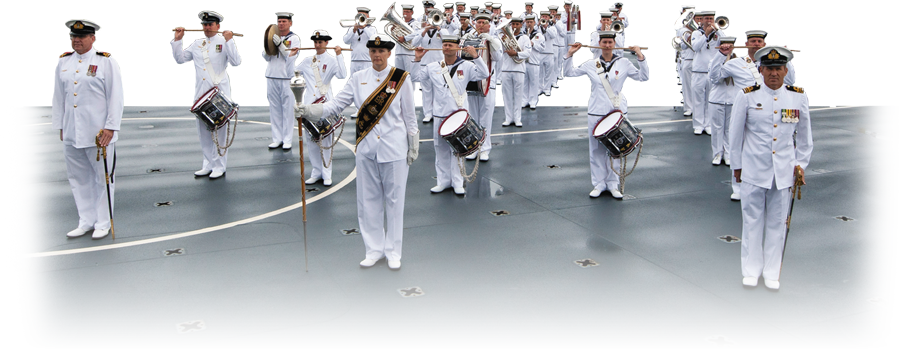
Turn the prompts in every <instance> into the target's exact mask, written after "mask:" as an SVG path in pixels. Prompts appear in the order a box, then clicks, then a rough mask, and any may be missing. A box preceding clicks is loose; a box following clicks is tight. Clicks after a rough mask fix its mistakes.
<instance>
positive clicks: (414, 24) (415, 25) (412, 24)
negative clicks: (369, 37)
mask: <svg viewBox="0 0 900 349" xmlns="http://www.w3.org/2000/svg"><path fill="white" fill-rule="evenodd" d="M406 25H407V26H408V27H409V28H410V29H412V33H409V35H407V36H404V37H403V39H404V40H406V42H408V43H410V44H413V41H414V40H415V39H416V36H417V35H421V34H422V32H420V31H419V27H420V25H419V22H418V21H416V19H415V18H413V19H411V20H409V22H407V23H406ZM367 50H368V49H367ZM394 52H395V54H396V55H398V56H414V55H415V54H416V52H415V51H410V50H407V49H405V48H403V45H400V43H399V42H398V43H397V45H395V46H394Z"/></svg>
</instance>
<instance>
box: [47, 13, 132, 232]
mask: <svg viewBox="0 0 900 349" xmlns="http://www.w3.org/2000/svg"><path fill="white" fill-rule="evenodd" d="M66 27H69V38H70V39H71V41H72V49H73V50H75V51H74V52H66V53H63V54H62V55H61V56H59V63H58V64H57V65H56V72H55V78H54V88H53V104H52V106H53V107H52V114H51V115H52V118H51V122H52V127H53V128H54V129H58V130H59V140H60V141H62V142H63V154H64V155H65V159H66V173H67V175H68V178H69V185H70V186H71V187H72V194H73V195H74V196H75V207H76V208H77V209H78V226H77V227H76V228H75V229H73V230H72V231H70V232H69V233H68V234H66V236H68V237H79V236H82V235H84V234H85V233H87V232H88V231H91V230H93V231H94V232H93V234H92V237H93V238H94V239H101V238H103V237H105V236H106V235H107V234H109V228H110V226H111V224H110V217H109V212H110V207H109V203H110V202H115V201H114V200H107V197H106V173H109V175H110V183H109V196H110V198H112V199H114V198H115V195H114V194H115V180H114V178H115V177H114V174H115V171H114V170H115V153H116V141H117V140H118V138H119V126H120V125H121V124H122V112H123V110H124V108H125V104H124V101H123V97H122V75H121V74H120V73H119V65H118V63H116V61H115V60H114V59H113V58H112V57H111V55H110V54H109V53H106V52H100V51H97V50H96V49H94V41H96V37H95V36H94V35H95V33H96V31H97V30H100V26H99V25H97V24H96V23H94V22H91V21H87V20H71V21H68V22H66ZM98 133H100V146H105V147H106V150H107V154H109V156H110V159H109V160H110V161H107V162H106V165H107V166H108V167H107V168H106V169H104V168H103V165H104V161H103V160H100V161H97V155H98V151H99V149H98V148H97V144H96V137H97V136H98ZM113 206H115V205H113Z"/></svg>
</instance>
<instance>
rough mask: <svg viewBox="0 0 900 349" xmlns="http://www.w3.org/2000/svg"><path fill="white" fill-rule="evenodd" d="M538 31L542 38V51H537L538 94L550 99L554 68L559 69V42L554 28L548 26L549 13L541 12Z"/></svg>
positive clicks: (554, 78)
mask: <svg viewBox="0 0 900 349" xmlns="http://www.w3.org/2000/svg"><path fill="white" fill-rule="evenodd" d="M538 31H540V32H541V34H542V35H543V36H544V47H543V50H540V51H537V54H538V55H539V56H540V57H541V88H540V92H539V93H540V94H542V95H545V96H547V97H550V94H551V92H552V90H553V84H555V83H556V78H557V77H558V74H554V67H559V65H558V64H557V63H556V58H557V52H558V49H557V47H556V43H557V42H558V41H559V32H557V31H556V27H555V26H553V25H550V11H541V20H540V23H539V25H538Z"/></svg>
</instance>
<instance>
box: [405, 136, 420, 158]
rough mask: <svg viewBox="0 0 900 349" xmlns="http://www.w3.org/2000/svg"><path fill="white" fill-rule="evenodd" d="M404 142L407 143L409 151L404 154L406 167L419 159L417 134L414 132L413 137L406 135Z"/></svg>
mask: <svg viewBox="0 0 900 349" xmlns="http://www.w3.org/2000/svg"><path fill="white" fill-rule="evenodd" d="M406 140H407V141H408V142H409V151H407V152H406V165H412V163H413V161H416V159H417V158H419V132H416V134H414V135H411V134H407V135H406Z"/></svg>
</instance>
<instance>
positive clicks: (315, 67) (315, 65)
mask: <svg viewBox="0 0 900 349" xmlns="http://www.w3.org/2000/svg"><path fill="white" fill-rule="evenodd" d="M317 61H318V60H317V59H316V56H313V59H312V71H313V76H315V77H316V89H318V90H319V95H321V96H322V97H320V98H319V99H317V100H316V101H315V102H313V103H312V104H319V103H325V93H326V92H328V87H329V86H331V84H327V85H326V84H324V83H322V76H321V75H319V63H317ZM344 125H346V123H344V122H342V123H341V132H340V133H338V136H337V138H332V142H331V146H324V145H322V140H323V138H325V137H320V138H319V139H318V140H315V141H314V142H316V145H317V146H319V156H320V157H322V166H324V167H325V168H328V166H331V161H332V160H334V151H332V152H331V153H330V154H329V156H328V161H327V162H326V161H325V151H326V150H331V149H332V148H334V146H335V145H337V143H338V141H339V140H340V139H341V136H343V135H344Z"/></svg>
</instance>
